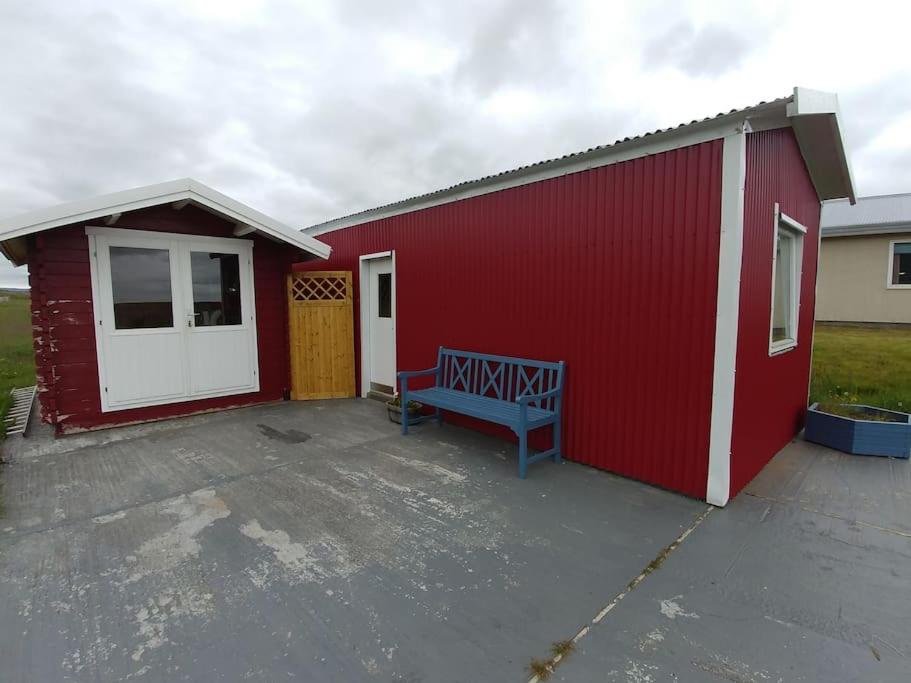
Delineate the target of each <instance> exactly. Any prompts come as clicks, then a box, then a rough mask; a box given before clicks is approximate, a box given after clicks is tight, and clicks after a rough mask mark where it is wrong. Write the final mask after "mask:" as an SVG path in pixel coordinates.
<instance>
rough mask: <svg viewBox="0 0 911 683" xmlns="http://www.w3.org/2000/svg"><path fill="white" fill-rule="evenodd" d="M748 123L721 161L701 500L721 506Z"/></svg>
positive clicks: (729, 140)
mask: <svg viewBox="0 0 911 683" xmlns="http://www.w3.org/2000/svg"><path fill="white" fill-rule="evenodd" d="M746 130H747V128H746V123H745V124H744V126H743V127H742V128H741V130H740V132H738V133H735V134H733V135H728V136H726V137H725V138H724V148H723V151H722V161H721V239H720V243H719V247H718V304H717V309H716V318H715V364H714V375H713V377H712V418H711V425H710V428H709V473H708V480H707V482H706V493H705V499H706V501H707V502H709V503H711V504H712V505H718V506H724V505H726V504H727V502H728V499H729V498H730V495H731V436H732V434H733V426H734V379H735V376H736V372H737V326H738V323H739V319H740V269H741V262H742V260H743V206H744V192H745V187H746Z"/></svg>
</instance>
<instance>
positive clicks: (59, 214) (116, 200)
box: [0, 178, 332, 266]
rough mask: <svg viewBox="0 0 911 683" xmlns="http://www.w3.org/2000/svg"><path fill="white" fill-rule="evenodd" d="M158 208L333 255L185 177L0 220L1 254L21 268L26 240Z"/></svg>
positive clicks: (320, 254)
mask: <svg viewBox="0 0 911 683" xmlns="http://www.w3.org/2000/svg"><path fill="white" fill-rule="evenodd" d="M162 204H172V205H174V208H175V209H179V208H182V207H184V206H186V205H187V204H193V205H195V206H198V207H200V208H202V209H204V210H206V211H208V212H210V213H213V214H215V215H217V216H220V217H222V218H224V219H226V220H228V221H231V222H233V223H235V229H234V234H235V235H236V236H243V235H247V234H250V233H254V232H256V233H259V234H261V235H263V236H265V237H267V238H269V239H271V240H274V241H276V242H283V243H285V244H290V245H291V246H294V247H297V248H298V249H300V250H301V251H304V252H306V253H308V254H311V255H313V256H316V257H319V258H328V257H329V254H330V253H331V252H332V248H331V247H330V246H329V245H328V244H326V243H325V242H321V241H319V240H317V239H314V238H313V237H311V236H310V235H306V234H304V233H302V232H300V231H299V230H297V229H295V228H292V227H291V226H289V225H285V224H284V223H281V222H279V221H277V220H275V219H273V218H270V217H269V216H266V215H265V214H263V213H260V212H259V211H257V210H256V209H252V208H250V207H249V206H246V205H244V204H241V203H240V202H238V201H235V200H233V199H231V198H230V197H228V196H226V195H223V194H222V193H221V192H218V191H216V190H213V189H212V188H211V187H209V186H207V185H203V184H202V183H200V182H198V181H196V180H193V179H191V178H183V179H181V180H172V181H169V182H166V183H159V184H157V185H147V186H146V187H138V188H136V189H133V190H124V191H122V192H115V193H113V194H107V195H103V196H101V197H94V198H92V199H81V200H78V201H75V202H68V203H66V204H60V205H58V206H53V207H50V208H48V209H40V210H38V211H31V212H29V213H26V214H22V215H20V216H16V217H14V218H10V219H7V220H2V221H0V253H2V254H3V255H4V256H6V258H8V259H9V260H10V261H12V262H13V264H15V265H17V266H21V265H23V264H24V263H25V261H26V258H27V254H26V246H25V239H24V238H26V237H28V236H29V235H34V234H36V233H39V232H43V231H45V230H51V229H53V228H59V227H62V226H64V225H70V224H73V223H83V222H85V221H90V220H96V219H108V222H109V223H114V222H116V220H117V219H118V218H119V217H120V215H122V214H124V213H127V212H128V211H135V210H137V209H145V208H148V207H151V206H160V205H162Z"/></svg>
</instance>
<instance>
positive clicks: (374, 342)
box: [367, 256, 395, 393]
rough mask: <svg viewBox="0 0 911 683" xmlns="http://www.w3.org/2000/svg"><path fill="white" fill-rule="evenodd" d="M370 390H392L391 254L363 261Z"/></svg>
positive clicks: (393, 304)
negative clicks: (365, 273)
mask: <svg viewBox="0 0 911 683" xmlns="http://www.w3.org/2000/svg"><path fill="white" fill-rule="evenodd" d="M367 263H368V267H367V274H368V278H369V284H368V294H369V299H370V307H369V312H368V326H369V334H368V339H369V346H370V348H369V353H370V389H373V390H376V391H382V392H385V393H393V392H394V390H395V275H394V272H393V267H392V257H391V256H387V257H382V258H375V259H371V260H370V261H368V262H367Z"/></svg>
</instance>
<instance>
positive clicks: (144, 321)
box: [110, 247, 174, 330]
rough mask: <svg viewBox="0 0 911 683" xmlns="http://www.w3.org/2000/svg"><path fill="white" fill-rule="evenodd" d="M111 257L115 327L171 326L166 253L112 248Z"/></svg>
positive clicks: (161, 250)
mask: <svg viewBox="0 0 911 683" xmlns="http://www.w3.org/2000/svg"><path fill="white" fill-rule="evenodd" d="M110 255H111V292H112V293H113V298H114V327H115V328H116V329H118V330H134V329H142V328H151V327H173V326H174V310H173V307H172V306H171V259H170V254H169V253H168V250H167V249H140V248H137V247H111V248H110Z"/></svg>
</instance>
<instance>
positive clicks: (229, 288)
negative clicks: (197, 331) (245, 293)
mask: <svg viewBox="0 0 911 683" xmlns="http://www.w3.org/2000/svg"><path fill="white" fill-rule="evenodd" d="M190 269H191V271H192V273H193V315H194V318H195V323H194V324H195V325H196V327H211V326H213V325H240V324H241V310H240V257H239V256H238V255H237V254H217V253H209V252H202V251H193V252H190Z"/></svg>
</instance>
